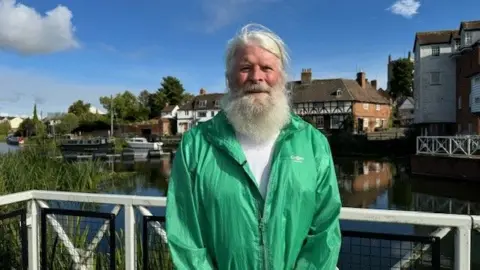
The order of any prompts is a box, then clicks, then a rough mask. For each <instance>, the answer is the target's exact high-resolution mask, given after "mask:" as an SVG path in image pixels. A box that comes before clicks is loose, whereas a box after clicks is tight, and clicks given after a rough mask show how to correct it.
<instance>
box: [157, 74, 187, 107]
mask: <svg viewBox="0 0 480 270" xmlns="http://www.w3.org/2000/svg"><path fill="white" fill-rule="evenodd" d="M158 92H161V93H162V94H163V95H164V96H165V99H166V102H167V103H168V104H170V105H180V104H181V102H182V101H183V99H184V92H185V89H184V88H183V85H182V83H181V82H180V80H179V79H177V78H175V77H172V76H167V77H163V81H162V83H161V88H160V89H158Z"/></svg>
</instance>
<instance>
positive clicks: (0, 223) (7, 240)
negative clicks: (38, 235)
mask: <svg viewBox="0 0 480 270" xmlns="http://www.w3.org/2000/svg"><path fill="white" fill-rule="evenodd" d="M0 269H24V270H26V269H28V243H27V224H26V211H25V209H19V210H15V211H12V212H9V213H6V214H2V215H0Z"/></svg>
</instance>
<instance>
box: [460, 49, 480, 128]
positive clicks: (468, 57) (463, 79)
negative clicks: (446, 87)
mask: <svg viewBox="0 0 480 270" xmlns="http://www.w3.org/2000/svg"><path fill="white" fill-rule="evenodd" d="M479 52H480V49H479V48H475V49H474V50H472V51H469V52H465V53H463V54H462V55H461V56H459V57H458V58H457V65H456V66H457V87H456V88H457V90H456V100H455V108H456V115H457V127H456V132H459V133H462V132H468V128H469V124H471V126H472V132H474V133H476V134H480V118H479V117H477V116H475V115H473V114H472V113H471V112H470V91H471V80H470V76H472V75H473V74H476V73H478V72H480V61H479V57H480V53H479ZM459 99H460V100H461V108H460V107H459V106H458V105H459V104H458V100H459ZM459 128H461V131H460V130H459Z"/></svg>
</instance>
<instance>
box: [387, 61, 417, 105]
mask: <svg viewBox="0 0 480 270" xmlns="http://www.w3.org/2000/svg"><path fill="white" fill-rule="evenodd" d="M413 70H414V65H413V63H412V61H410V60H409V59H408V58H400V59H398V60H396V61H395V62H393V65H392V80H391V81H390V95H391V96H392V98H393V100H396V99H397V98H399V97H406V96H412V89H413Z"/></svg>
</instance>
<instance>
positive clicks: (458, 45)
mask: <svg viewBox="0 0 480 270" xmlns="http://www.w3.org/2000/svg"><path fill="white" fill-rule="evenodd" d="M459 48H460V39H456V40H455V51H457V50H458V49H459Z"/></svg>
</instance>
